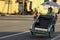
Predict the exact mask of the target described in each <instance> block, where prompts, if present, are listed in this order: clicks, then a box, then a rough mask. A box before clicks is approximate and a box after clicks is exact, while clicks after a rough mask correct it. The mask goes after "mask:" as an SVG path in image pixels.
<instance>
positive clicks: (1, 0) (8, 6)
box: [0, 0, 18, 14]
mask: <svg viewBox="0 0 60 40" xmlns="http://www.w3.org/2000/svg"><path fill="white" fill-rule="evenodd" d="M0 13H4V14H13V13H18V3H17V2H16V0H0Z"/></svg>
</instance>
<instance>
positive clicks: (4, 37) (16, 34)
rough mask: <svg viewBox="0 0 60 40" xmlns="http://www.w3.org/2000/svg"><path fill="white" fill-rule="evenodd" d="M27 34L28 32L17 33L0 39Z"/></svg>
mask: <svg viewBox="0 0 60 40" xmlns="http://www.w3.org/2000/svg"><path fill="white" fill-rule="evenodd" d="M27 32H29V31H26V32H22V33H17V34H12V35H8V36H3V37H0V39H4V38H8V37H12V36H16V35H20V34H24V33H27Z"/></svg>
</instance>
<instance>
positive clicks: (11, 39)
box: [0, 14, 60, 40]
mask: <svg viewBox="0 0 60 40" xmlns="http://www.w3.org/2000/svg"><path fill="white" fill-rule="evenodd" d="M33 22H34V19H33V16H31V15H28V16H26V15H23V16H1V17H0V40H60V14H59V15H58V20H57V23H56V26H55V32H54V34H53V35H52V38H48V36H46V35H38V36H32V35H31V33H30V31H29V28H30V27H31V25H32V23H33Z"/></svg>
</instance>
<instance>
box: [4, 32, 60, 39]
mask: <svg viewBox="0 0 60 40" xmlns="http://www.w3.org/2000/svg"><path fill="white" fill-rule="evenodd" d="M58 34H60V32H55V33H54V34H53V36H52V38H49V37H48V36H46V35H43V36H42V35H39V36H32V35H31V33H30V32H27V33H23V34H20V35H16V36H13V37H9V38H5V39H3V40H51V39H53V38H54V37H56V36H58Z"/></svg>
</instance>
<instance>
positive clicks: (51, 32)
mask: <svg viewBox="0 0 60 40" xmlns="http://www.w3.org/2000/svg"><path fill="white" fill-rule="evenodd" d="M52 34H53V28H52V29H51V31H50V32H49V38H51V37H52Z"/></svg>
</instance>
